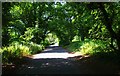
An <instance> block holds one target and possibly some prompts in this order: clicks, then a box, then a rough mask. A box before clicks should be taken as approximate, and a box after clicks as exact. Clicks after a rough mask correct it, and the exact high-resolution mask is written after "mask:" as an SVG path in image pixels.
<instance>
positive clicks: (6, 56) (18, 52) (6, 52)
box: [2, 42, 44, 63]
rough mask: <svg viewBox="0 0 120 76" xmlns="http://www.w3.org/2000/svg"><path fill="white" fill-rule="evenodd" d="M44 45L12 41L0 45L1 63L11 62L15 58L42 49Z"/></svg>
mask: <svg viewBox="0 0 120 76" xmlns="http://www.w3.org/2000/svg"><path fill="white" fill-rule="evenodd" d="M43 48H44V47H43V46H42V45H38V44H35V43H32V42H31V43H23V44H21V43H19V42H13V43H11V44H10V45H9V46H8V47H2V61H3V63H11V62H13V60H14V59H15V58H22V57H24V56H27V55H31V54H35V53H37V52H39V51H42V49H43Z"/></svg>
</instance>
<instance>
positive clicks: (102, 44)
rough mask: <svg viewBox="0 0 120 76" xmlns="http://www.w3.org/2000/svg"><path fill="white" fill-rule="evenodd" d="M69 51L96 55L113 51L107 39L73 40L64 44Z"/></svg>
mask: <svg viewBox="0 0 120 76" xmlns="http://www.w3.org/2000/svg"><path fill="white" fill-rule="evenodd" d="M66 48H67V49H68V50H69V51H70V52H74V53H79V54H83V55H86V54H89V55H96V54H98V53H106V52H111V51H113V50H112V48H110V46H109V43H108V42H107V41H102V40H91V39H86V40H85V41H75V42H72V43H71V44H70V45H68V46H66Z"/></svg>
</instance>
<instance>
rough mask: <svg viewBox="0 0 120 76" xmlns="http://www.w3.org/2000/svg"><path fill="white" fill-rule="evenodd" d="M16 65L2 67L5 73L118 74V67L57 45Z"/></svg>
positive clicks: (119, 69) (25, 58)
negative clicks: (79, 54)
mask: <svg viewBox="0 0 120 76" xmlns="http://www.w3.org/2000/svg"><path fill="white" fill-rule="evenodd" d="M16 62H19V63H20V64H18V65H7V67H5V66H4V67H3V75H5V74H22V75H23V74H24V75H29V74H34V75H35V74H36V75H38V74H119V73H120V67H119V65H115V64H113V63H106V62H104V61H102V60H98V59H95V58H92V57H83V56H77V55H74V54H69V53H68V52H67V51H66V50H65V49H63V48H62V47H58V46H51V47H47V48H46V49H45V50H44V52H42V53H40V54H35V55H33V56H31V57H24V58H23V59H21V60H16Z"/></svg>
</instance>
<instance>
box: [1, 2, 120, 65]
mask: <svg viewBox="0 0 120 76" xmlns="http://www.w3.org/2000/svg"><path fill="white" fill-rule="evenodd" d="M119 24H120V3H119V2H114V3H112V2H111V3H102V2H101V3H99V2H97V3H93V2H92V3H91V2H61V3H60V2H3V3H2V54H3V62H8V63H10V62H12V60H13V59H14V58H22V57H23V56H26V55H31V54H35V53H38V52H41V51H42V50H43V49H45V47H46V46H48V45H51V44H54V43H59V46H62V47H65V48H68V49H69V50H70V51H74V52H82V53H83V54H90V55H94V54H97V53H98V54H102V55H103V54H104V53H105V54H106V53H107V54H108V53H109V52H112V55H113V54H114V53H115V55H116V54H117V55H119V54H120V25H119Z"/></svg>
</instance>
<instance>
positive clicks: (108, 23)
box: [99, 3, 120, 50]
mask: <svg viewBox="0 0 120 76" xmlns="http://www.w3.org/2000/svg"><path fill="white" fill-rule="evenodd" d="M99 5H100V6H99V8H100V10H101V12H102V15H103V18H104V19H103V20H102V21H103V22H104V24H105V26H106V28H107V30H108V31H109V33H110V36H111V38H113V39H116V40H117V46H118V50H120V36H119V35H118V34H117V33H115V31H114V30H113V29H112V24H111V23H112V22H111V20H110V18H109V16H108V13H107V11H106V10H105V7H104V5H103V4H102V3H99Z"/></svg>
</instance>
